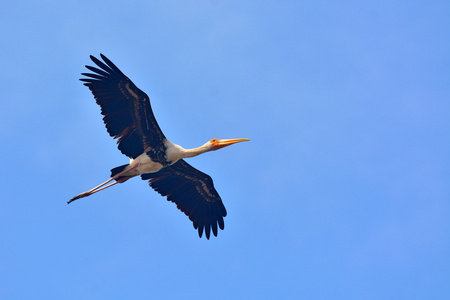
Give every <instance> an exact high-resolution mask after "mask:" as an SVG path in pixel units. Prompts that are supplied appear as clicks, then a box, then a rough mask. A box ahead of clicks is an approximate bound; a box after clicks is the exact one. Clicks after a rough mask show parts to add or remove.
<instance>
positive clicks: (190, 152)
mask: <svg viewBox="0 0 450 300" xmlns="http://www.w3.org/2000/svg"><path fill="white" fill-rule="evenodd" d="M166 148H167V159H168V160H169V161H172V162H176V161H177V160H179V159H182V158H189V157H194V156H197V155H200V154H202V153H205V152H208V151H210V150H211V143H209V142H207V143H205V144H204V145H202V146H200V147H197V148H192V149H184V148H183V147H181V146H179V145H176V144H174V143H172V142H170V141H168V140H166Z"/></svg>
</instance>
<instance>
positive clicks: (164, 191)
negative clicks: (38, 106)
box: [67, 54, 249, 239]
mask: <svg viewBox="0 0 450 300" xmlns="http://www.w3.org/2000/svg"><path fill="white" fill-rule="evenodd" d="M100 56H101V58H102V59H103V61H104V62H102V61H100V60H99V59H97V58H95V57H94V56H92V55H91V56H90V57H91V59H92V61H93V62H94V63H95V64H96V65H97V66H98V67H99V68H95V67H91V66H86V68H87V69H89V70H90V71H92V72H93V73H82V74H81V75H83V76H86V78H82V79H80V80H81V81H83V82H84V85H85V86H87V87H88V88H89V89H90V90H91V92H92V94H94V98H95V100H96V102H97V104H98V105H100V107H101V113H102V115H103V116H104V117H103V121H104V123H105V126H106V129H107V131H108V133H109V135H110V136H112V137H113V138H115V139H118V140H117V144H118V148H119V150H120V151H121V152H122V153H123V154H125V155H126V156H128V157H129V158H130V163H128V164H126V165H123V166H119V167H116V168H113V169H112V170H111V178H110V179H108V180H107V181H105V182H103V183H102V184H100V185H98V186H96V187H94V188H93V189H91V190H89V191H86V192H84V193H81V194H79V195H77V196H75V197H73V198H72V199H70V200H69V201H68V202H67V203H71V202H72V201H74V200H77V199H80V198H83V197H87V196H90V195H92V194H94V193H97V192H99V191H101V190H104V189H106V188H108V187H111V186H113V185H115V184H117V183H123V182H125V181H127V180H128V179H130V178H132V177H135V176H138V175H140V176H141V178H142V179H143V180H149V185H150V186H151V187H152V188H153V189H154V190H155V191H157V192H158V193H159V194H161V195H162V196H166V197H167V200H168V201H172V202H174V203H175V204H176V205H177V207H178V209H180V210H181V211H182V212H184V213H185V214H186V215H187V216H188V217H189V219H190V220H191V221H192V222H193V223H194V228H195V229H197V230H198V234H199V236H200V237H202V234H203V231H205V235H206V238H207V239H209V237H210V232H211V230H212V232H213V234H214V235H215V236H217V227H219V228H220V229H222V230H223V229H224V221H223V218H224V217H225V216H226V215H227V211H226V209H225V206H224V205H223V203H222V200H221V199H220V196H219V194H218V193H217V191H216V189H215V188H214V185H213V181H212V179H211V177H210V176H208V175H207V174H205V173H203V172H200V171H199V170H197V169H195V168H194V167H192V166H191V165H189V164H188V163H187V162H185V161H184V159H183V158H189V157H194V156H197V155H199V154H202V153H205V152H208V151H213V150H217V149H220V148H223V147H226V146H229V145H232V144H235V143H238V142H243V141H249V139H212V140H210V141H208V142H206V143H205V144H204V145H202V146H200V147H198V148H194V149H184V148H182V147H181V146H179V145H176V144H174V143H172V142H171V141H169V140H168V139H167V138H166V137H165V136H164V134H163V132H162V131H161V129H160V128H159V126H158V123H157V122H156V119H155V117H154V115H153V112H152V108H151V106H150V100H149V97H148V96H147V94H145V93H144V92H143V91H141V90H140V89H139V88H138V87H136V86H135V85H134V84H133V82H131V80H130V79H129V78H128V77H127V76H125V75H124V74H123V73H122V72H121V71H120V70H119V68H117V67H116V66H115V65H114V64H113V63H112V62H111V61H110V60H109V59H108V58H107V57H106V56H104V55H103V54H100ZM111 181H113V182H112V183H111Z"/></svg>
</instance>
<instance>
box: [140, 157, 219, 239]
mask: <svg viewBox="0 0 450 300" xmlns="http://www.w3.org/2000/svg"><path fill="white" fill-rule="evenodd" d="M141 178H142V179H143V180H147V179H150V181H149V184H150V186H151V187H152V188H153V189H154V190H155V191H157V192H158V193H160V194H161V195H162V196H167V200H169V201H172V202H174V203H175V204H176V205H177V207H178V209H179V210H181V211H182V212H184V213H185V214H186V215H187V216H188V217H189V219H190V220H191V221H192V222H193V223H194V228H195V229H197V230H198V235H199V236H200V237H202V234H203V230H205V235H206V238H207V239H209V236H210V231H211V229H212V232H213V234H214V235H215V236H217V225H219V228H220V229H222V230H223V228H224V222H223V218H224V217H225V216H226V215H227V210H226V209H225V206H224V205H223V203H222V200H221V199H220V196H219V194H218V193H217V191H216V189H215V188H214V184H213V181H212V179H211V177H210V176H209V175H207V174H205V173H203V172H200V171H199V170H197V169H195V168H194V167H192V166H191V165H189V164H188V163H187V162H185V161H184V160H182V159H180V160H179V161H178V162H176V163H175V164H173V165H171V166H168V167H165V168H163V169H162V170H160V171H158V172H156V173H148V174H142V175H141Z"/></svg>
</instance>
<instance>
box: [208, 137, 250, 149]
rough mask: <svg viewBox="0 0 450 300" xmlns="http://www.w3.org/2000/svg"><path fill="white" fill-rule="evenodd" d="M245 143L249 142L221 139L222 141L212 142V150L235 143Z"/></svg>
mask: <svg viewBox="0 0 450 300" xmlns="http://www.w3.org/2000/svg"><path fill="white" fill-rule="evenodd" d="M246 141H250V139H223V140H219V139H217V140H214V142H212V143H213V149H214V150H217V149H220V148H223V147H226V146H230V145H233V144H236V143H240V142H246Z"/></svg>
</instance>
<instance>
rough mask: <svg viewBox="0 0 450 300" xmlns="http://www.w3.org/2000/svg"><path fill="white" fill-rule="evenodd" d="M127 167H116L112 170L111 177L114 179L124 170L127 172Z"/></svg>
mask: <svg viewBox="0 0 450 300" xmlns="http://www.w3.org/2000/svg"><path fill="white" fill-rule="evenodd" d="M127 166H128V165H123V166H118V167H115V168H113V169H111V177H114V176H116V175H117V174H119V173H120V172H122V171H123V170H125V168H126V167H127Z"/></svg>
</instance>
